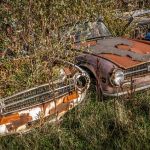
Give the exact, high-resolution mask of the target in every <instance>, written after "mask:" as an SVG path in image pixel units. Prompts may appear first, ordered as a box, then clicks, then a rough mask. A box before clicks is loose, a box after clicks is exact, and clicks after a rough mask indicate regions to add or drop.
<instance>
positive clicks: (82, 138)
mask: <svg viewBox="0 0 150 150" xmlns="http://www.w3.org/2000/svg"><path fill="white" fill-rule="evenodd" d="M116 6H117V5H116V1H115V0H109V1H108V0H107V1H104V0H103V1H102V2H97V0H92V1H84V0H78V1H75V0H74V1H69V0H61V1H60V0H51V1H48V0H43V1H39V0H30V1H27V0H22V1H20V0H13V1H11V0H7V1H6V2H5V3H3V2H2V1H0V32H1V34H0V52H1V51H4V50H5V49H6V48H11V49H13V50H14V51H15V52H16V54H17V58H18V60H17V61H15V62H14V61H12V60H9V59H0V98H1V97H4V96H7V95H11V94H12V93H14V92H18V91H20V90H23V89H27V88H29V87H32V86H35V85H39V84H42V83H45V82H48V81H49V80H50V74H49V73H50V72H51V70H52V66H47V65H46V63H47V61H48V62H49V64H52V63H53V62H54V58H56V57H57V58H61V57H62V56H64V51H65V48H66V47H65V46H66V45H65V44H64V43H61V42H60V41H59V40H58V39H57V33H58V29H59V27H60V26H63V25H65V24H67V23H76V22H78V21H80V20H82V19H89V18H97V16H99V15H102V16H103V18H104V21H105V23H106V24H107V25H108V27H109V29H110V31H111V32H112V34H113V35H114V36H118V35H121V34H122V31H123V29H124V28H123V27H124V25H125V22H124V21H122V20H120V19H118V18H115V13H114V10H115V9H116V8H117V7H116ZM133 9H134V7H131V8H130V10H133ZM123 12H124V10H122V11H121V14H122V13H123ZM121 14H120V15H121ZM7 24H10V25H11V26H12V27H13V33H11V34H10V35H9V36H7V35H6V29H5V27H6V25H7ZM24 43H28V44H29V47H30V51H31V53H32V54H33V57H32V58H28V59H26V58H24V59H23V58H22V57H21V55H20V50H21V49H22V47H23V44H24ZM70 55H71V57H69V58H68V57H67V58H64V59H66V60H69V61H73V60H74V56H75V54H72V53H71V54H70ZM45 56H46V58H48V60H47V61H45V60H44V58H45ZM92 94H93V93H92ZM149 143H150V92H149V91H148V92H144V93H140V94H135V95H134V96H133V97H132V98H130V99H129V98H127V97H122V98H118V99H111V98H110V99H109V100H107V101H104V102H102V101H98V100H96V98H95V94H94V95H92V96H91V95H89V96H87V98H86V99H85V102H84V103H82V104H81V105H79V106H78V107H76V108H75V109H73V110H72V111H70V112H68V113H67V114H66V115H65V116H64V118H63V122H62V123H61V124H57V125H56V124H54V125H49V124H46V125H45V126H43V127H40V128H36V129H33V130H32V132H30V133H28V134H23V135H10V136H6V137H0V149H1V150H17V149H18V150H24V149H25V150H31V149H33V150H34V149H35V150H37V149H40V150H45V149H48V150H49V149H50V150H51V149H54V150H58V149H60V150H70V149H72V150H74V149H77V150H80V149H81V150H85V149H89V150H93V149H95V150H100V149H108V150H111V149H115V150H116V149H118V150H120V149H123V150H126V149H128V150H130V149H131V150H133V149H139V150H141V149H144V150H146V149H150V146H149Z"/></svg>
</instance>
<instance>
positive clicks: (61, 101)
mask: <svg viewBox="0 0 150 150" xmlns="http://www.w3.org/2000/svg"><path fill="white" fill-rule="evenodd" d="M61 64H63V65H62V66H60V67H59V68H58V69H57V70H59V71H60V75H59V73H58V78H57V80H54V81H52V82H50V83H46V84H44V85H40V86H38V87H33V88H31V89H28V90H25V91H22V92H20V93H17V94H14V95H12V96H9V97H5V98H2V99H0V135H8V134H13V133H24V132H27V131H30V130H31V129H32V128H33V127H35V126H37V125H38V126H39V125H42V124H44V123H45V122H55V121H58V120H59V119H60V118H61V117H62V116H63V115H64V114H65V113H66V112H68V110H70V109H72V108H74V107H75V106H77V105H78V104H79V103H81V102H82V101H83V99H84V97H85V95H86V92H87V89H88V87H89V83H90V79H89V76H88V74H87V73H86V72H85V71H83V70H82V69H81V68H80V67H78V66H76V65H74V64H72V63H69V62H65V63H62V62H61Z"/></svg>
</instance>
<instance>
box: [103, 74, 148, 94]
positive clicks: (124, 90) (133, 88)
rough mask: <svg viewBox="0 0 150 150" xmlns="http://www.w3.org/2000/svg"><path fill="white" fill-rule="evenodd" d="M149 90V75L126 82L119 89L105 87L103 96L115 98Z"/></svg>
mask: <svg viewBox="0 0 150 150" xmlns="http://www.w3.org/2000/svg"><path fill="white" fill-rule="evenodd" d="M149 88H150V75H148V76H144V77H139V78H135V79H133V80H128V81H126V82H125V83H124V84H123V85H122V86H121V87H111V86H107V87H105V89H104V90H103V95H104V96H110V97H117V96H122V95H127V94H131V93H134V92H138V91H142V90H147V89H149Z"/></svg>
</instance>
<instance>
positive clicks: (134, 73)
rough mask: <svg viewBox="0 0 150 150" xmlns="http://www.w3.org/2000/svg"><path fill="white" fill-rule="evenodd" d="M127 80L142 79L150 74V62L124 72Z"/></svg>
mask: <svg viewBox="0 0 150 150" xmlns="http://www.w3.org/2000/svg"><path fill="white" fill-rule="evenodd" d="M124 73H125V79H129V78H131V77H140V76H144V75H147V74H149V73H150V62H148V63H144V64H142V65H139V66H136V67H133V68H129V69H127V70H125V71H124Z"/></svg>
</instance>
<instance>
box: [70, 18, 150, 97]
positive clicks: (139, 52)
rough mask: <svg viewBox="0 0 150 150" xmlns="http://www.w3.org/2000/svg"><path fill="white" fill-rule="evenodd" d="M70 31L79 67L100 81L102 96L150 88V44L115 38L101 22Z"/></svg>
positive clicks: (78, 24) (82, 24)
mask: <svg viewBox="0 0 150 150" xmlns="http://www.w3.org/2000/svg"><path fill="white" fill-rule="evenodd" d="M69 30H70V31H72V32H70V33H71V37H74V45H73V48H72V50H74V51H76V52H77V53H78V56H77V57H76V64H77V65H78V66H80V67H81V68H83V69H84V70H86V71H87V72H88V73H89V75H90V76H91V78H93V79H94V81H96V87H97V91H98V94H99V93H101V94H102V95H104V96H121V95H124V94H131V93H133V92H135V91H141V90H145V89H148V88H149V87H150V43H148V42H146V41H143V40H136V39H127V38H122V37H113V36H112V35H111V33H110V32H109V30H108V28H107V27H106V26H105V24H104V23H103V21H102V20H101V19H97V20H96V21H84V22H80V23H77V24H76V25H74V26H73V27H71V28H70V29H69Z"/></svg>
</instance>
